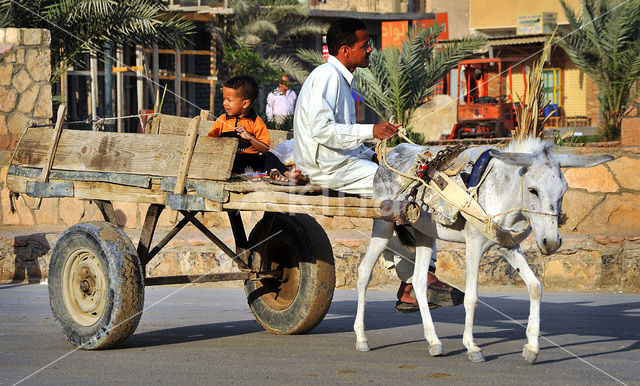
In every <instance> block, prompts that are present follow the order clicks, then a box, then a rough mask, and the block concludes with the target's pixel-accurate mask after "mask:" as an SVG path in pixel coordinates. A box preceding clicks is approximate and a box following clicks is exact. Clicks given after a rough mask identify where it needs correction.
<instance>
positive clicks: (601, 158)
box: [553, 154, 613, 168]
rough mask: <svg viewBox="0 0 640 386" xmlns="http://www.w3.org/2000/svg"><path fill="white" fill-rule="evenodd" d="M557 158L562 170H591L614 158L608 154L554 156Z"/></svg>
mask: <svg viewBox="0 0 640 386" xmlns="http://www.w3.org/2000/svg"><path fill="white" fill-rule="evenodd" d="M553 158H555V159H556V160H557V161H558V162H559V163H560V167H561V168H590V167H592V166H596V165H600V164H601V163H604V162H609V161H611V160H612V159H613V156H611V155H608V154H603V155H571V154H554V155H553Z"/></svg>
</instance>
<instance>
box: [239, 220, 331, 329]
mask: <svg viewBox="0 0 640 386" xmlns="http://www.w3.org/2000/svg"><path fill="white" fill-rule="evenodd" d="M273 216H274V219H273V223H272V226H271V231H270V232H269V230H268V229H267V227H268V224H267V221H266V220H265V219H264V218H263V219H262V220H260V221H259V222H258V223H257V224H256V226H255V227H254V228H253V230H252V231H251V234H250V236H249V241H250V245H252V246H253V245H256V248H255V249H254V251H253V253H252V263H253V264H254V267H259V266H260V262H261V259H263V258H266V259H267V261H270V262H272V265H271V268H272V269H273V268H277V267H279V268H282V267H285V266H286V267H288V268H287V270H288V272H289V274H288V276H287V277H293V276H296V278H297V288H296V287H293V288H287V290H288V294H287V295H288V298H290V304H286V305H284V306H282V307H274V304H273V303H274V300H273V299H274V298H273V295H274V294H277V295H280V292H284V291H283V290H280V291H277V290H274V291H268V290H267V291H266V292H265V291H264V289H265V288H266V289H273V288H274V287H275V286H277V285H279V284H282V285H283V287H284V288H286V286H287V284H289V287H292V284H291V283H288V280H287V281H285V282H284V283H283V282H282V281H278V280H276V279H263V280H261V281H251V280H246V281H245V285H244V289H245V293H246V295H247V301H248V303H249V307H250V308H251V312H252V313H253V315H254V316H255V318H256V320H257V321H258V323H259V324H260V325H262V326H263V327H264V328H265V329H266V330H267V331H270V332H272V333H274V334H278V335H291V334H303V333H305V332H308V331H311V330H313V329H314V328H315V327H316V326H317V325H318V324H319V323H320V322H321V321H322V319H324V317H325V315H326V314H327V312H328V311H329V306H330V305H331V300H332V299H333V292H334V289H335V285H336V274H335V267H334V260H333V250H332V248H331V243H330V242H329V238H328V237H327V234H326V233H325V231H324V229H322V227H321V226H320V224H318V223H317V222H316V220H315V219H313V218H312V217H310V216H307V215H302V214H297V215H286V214H282V213H274V214H273ZM279 231H281V232H280V233H278V232H279ZM273 235H275V236H273ZM269 236H272V237H271V238H269ZM267 238H268V240H267ZM264 240H266V241H264ZM261 241H262V242H261ZM283 251H286V252H290V253H287V254H286V255H285V254H283V253H282V252H283ZM291 281H292V282H293V283H295V282H294V281H293V280H291ZM283 287H279V288H280V289H281V288H283ZM276 299H277V297H276Z"/></svg>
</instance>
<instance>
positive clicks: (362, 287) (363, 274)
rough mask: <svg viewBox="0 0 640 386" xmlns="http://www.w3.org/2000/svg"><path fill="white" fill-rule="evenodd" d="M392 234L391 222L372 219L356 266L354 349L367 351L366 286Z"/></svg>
mask: <svg viewBox="0 0 640 386" xmlns="http://www.w3.org/2000/svg"><path fill="white" fill-rule="evenodd" d="M391 236H393V223H391V222H387V221H384V220H374V222H373V231H372V234H371V242H369V248H368V249H367V253H366V254H365V256H364V259H362V261H361V262H360V265H359V266H358V284H357V286H358V310H357V312H356V321H355V323H354V324H353V331H355V333H356V350H358V351H369V342H368V341H367V337H366V336H365V334H364V306H365V303H366V301H367V287H368V286H369V282H370V281H371V273H372V272H373V267H374V266H375V265H376V262H377V261H378V258H379V257H380V255H381V254H382V251H384V249H385V248H386V247H387V244H388V243H389V239H390V238H391Z"/></svg>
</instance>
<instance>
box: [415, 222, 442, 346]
mask: <svg viewBox="0 0 640 386" xmlns="http://www.w3.org/2000/svg"><path fill="white" fill-rule="evenodd" d="M415 236H416V264H415V266H414V268H413V289H414V290H415V292H416V299H417V300H418V305H419V306H420V316H422V326H423V328H424V337H425V339H426V340H427V342H428V343H429V354H430V355H431V356H439V355H442V342H440V339H438V336H437V335H436V328H435V326H434V325H433V319H432V318H431V311H430V310H429V300H428V299H427V283H428V280H427V275H428V272H429V264H430V263H431V259H432V258H433V254H432V252H433V251H434V250H435V247H436V246H435V239H434V238H433V237H430V236H427V235H424V234H422V233H420V232H415Z"/></svg>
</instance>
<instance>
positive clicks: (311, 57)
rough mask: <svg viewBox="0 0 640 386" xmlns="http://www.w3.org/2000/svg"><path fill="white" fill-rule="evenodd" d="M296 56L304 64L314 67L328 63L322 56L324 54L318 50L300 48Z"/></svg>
mask: <svg viewBox="0 0 640 386" xmlns="http://www.w3.org/2000/svg"><path fill="white" fill-rule="evenodd" d="M296 56H297V57H298V59H300V60H302V61H303V62H307V63H309V64H310V65H312V66H314V67H317V66H320V65H322V64H324V63H326V62H325V60H324V57H323V56H322V53H320V52H318V51H316V50H310V49H306V48H298V50H297V51H296Z"/></svg>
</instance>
